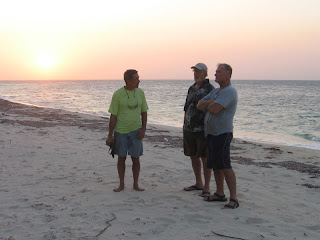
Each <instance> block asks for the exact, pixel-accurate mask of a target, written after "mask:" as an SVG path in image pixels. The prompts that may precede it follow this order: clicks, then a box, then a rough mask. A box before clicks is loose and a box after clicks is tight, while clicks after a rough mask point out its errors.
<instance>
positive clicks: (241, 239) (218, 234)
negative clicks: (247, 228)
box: [211, 231, 247, 240]
mask: <svg viewBox="0 0 320 240" xmlns="http://www.w3.org/2000/svg"><path fill="white" fill-rule="evenodd" d="M211 232H212V233H214V234H216V235H217V236H220V237H226V238H232V239H240V240H247V239H244V238H238V237H231V236H227V235H223V234H220V233H216V232H214V231H211Z"/></svg>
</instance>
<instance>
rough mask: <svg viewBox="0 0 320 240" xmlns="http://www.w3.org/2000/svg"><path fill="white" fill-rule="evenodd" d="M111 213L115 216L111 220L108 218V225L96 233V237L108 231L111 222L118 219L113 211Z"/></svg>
mask: <svg viewBox="0 0 320 240" xmlns="http://www.w3.org/2000/svg"><path fill="white" fill-rule="evenodd" d="M111 215H112V216H113V218H111V219H110V220H107V221H106V224H107V225H108V226H106V227H105V228H104V229H103V230H101V231H100V232H99V234H98V235H96V237H99V236H100V235H101V234H102V233H104V231H106V230H107V229H108V228H109V227H111V224H110V222H112V221H113V220H115V219H117V217H116V216H115V215H114V214H113V213H111ZM124 233H125V232H124Z"/></svg>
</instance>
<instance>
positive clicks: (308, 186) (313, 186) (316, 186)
mask: <svg viewBox="0 0 320 240" xmlns="http://www.w3.org/2000/svg"><path fill="white" fill-rule="evenodd" d="M302 186H305V187H307V188H320V186H319V185H312V184H310V183H305V184H302Z"/></svg>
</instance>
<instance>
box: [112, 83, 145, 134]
mask: <svg viewBox="0 0 320 240" xmlns="http://www.w3.org/2000/svg"><path fill="white" fill-rule="evenodd" d="M148 109H149V108H148V104H147V101H146V97H145V95H144V92H143V90H142V89H140V88H136V89H134V90H132V91H129V90H126V89H125V88H124V87H122V88H120V89H118V90H117V91H116V92H115V93H114V94H113V96H112V100H111V104H110V107H109V113H111V114H113V115H115V116H117V124H116V127H115V129H114V130H115V131H117V132H119V133H121V134H124V133H129V132H132V131H135V130H138V129H139V128H141V127H142V122H141V113H143V112H146V111H147V110H148Z"/></svg>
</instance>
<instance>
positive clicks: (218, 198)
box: [203, 193, 231, 202]
mask: <svg viewBox="0 0 320 240" xmlns="http://www.w3.org/2000/svg"><path fill="white" fill-rule="evenodd" d="M214 197H216V198H214ZM203 200H204V201H207V202H225V201H227V200H228V199H227V198H226V196H225V195H220V194H218V193H214V194H213V195H212V196H208V197H206V198H204V199H203ZM230 201H231V200H230Z"/></svg>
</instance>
